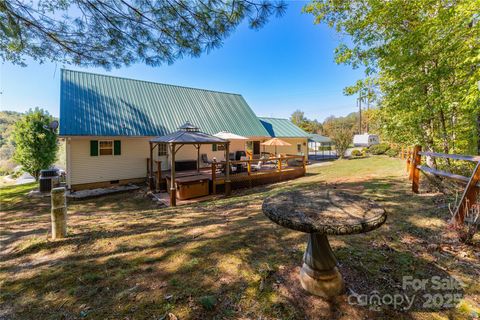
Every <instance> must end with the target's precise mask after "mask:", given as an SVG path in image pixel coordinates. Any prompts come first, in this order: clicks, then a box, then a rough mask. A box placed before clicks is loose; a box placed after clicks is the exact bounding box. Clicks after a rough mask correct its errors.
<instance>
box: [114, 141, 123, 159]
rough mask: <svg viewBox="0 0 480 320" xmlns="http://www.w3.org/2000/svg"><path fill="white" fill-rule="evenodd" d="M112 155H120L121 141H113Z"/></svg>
mask: <svg viewBox="0 0 480 320" xmlns="http://www.w3.org/2000/svg"><path fill="white" fill-rule="evenodd" d="M113 154H114V155H116V156H119V155H121V154H122V141H120V140H115V141H113Z"/></svg>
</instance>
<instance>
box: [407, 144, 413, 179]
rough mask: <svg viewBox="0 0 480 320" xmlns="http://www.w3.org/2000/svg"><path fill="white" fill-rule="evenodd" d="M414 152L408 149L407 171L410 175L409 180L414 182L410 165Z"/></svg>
mask: <svg viewBox="0 0 480 320" xmlns="http://www.w3.org/2000/svg"><path fill="white" fill-rule="evenodd" d="M411 156H412V152H411V151H410V148H408V149H407V168H406V171H407V173H408V179H409V180H412V178H411V176H410V163H411V162H412V161H411V160H412V158H411Z"/></svg>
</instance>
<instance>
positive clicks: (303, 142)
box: [60, 69, 308, 190]
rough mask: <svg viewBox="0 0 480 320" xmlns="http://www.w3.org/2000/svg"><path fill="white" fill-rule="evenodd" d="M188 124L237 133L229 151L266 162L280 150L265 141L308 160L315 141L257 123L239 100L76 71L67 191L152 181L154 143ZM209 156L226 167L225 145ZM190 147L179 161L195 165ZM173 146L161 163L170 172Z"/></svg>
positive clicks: (66, 127) (282, 123)
mask: <svg viewBox="0 0 480 320" xmlns="http://www.w3.org/2000/svg"><path fill="white" fill-rule="evenodd" d="M186 122H191V123H193V124H194V125H196V126H197V127H199V128H200V130H201V131H203V132H205V133H208V134H216V133H219V132H222V131H225V132H230V133H233V134H236V135H239V136H242V137H246V138H247V139H246V140H232V141H231V145H230V151H231V152H235V151H250V152H251V153H252V154H253V155H254V156H259V155H260V153H261V152H262V151H263V150H265V151H266V152H273V147H270V146H268V147H263V146H261V142H263V141H266V140H268V139H270V138H272V137H280V138H282V139H284V140H285V141H287V142H289V143H290V144H291V146H288V147H280V148H281V149H279V152H282V153H286V154H307V140H308V134H307V133H305V132H304V131H303V130H301V129H299V128H298V127H296V126H295V125H293V124H292V123H291V122H290V121H288V120H286V119H273V118H258V117H257V116H256V115H255V113H254V112H253V111H252V109H251V108H250V107H249V106H248V104H247V103H246V101H245V100H244V99H243V97H242V96H241V95H239V94H233V93H226V92H218V91H212V90H204V89H196V88H188V87H182V86H176V85H169V84H161V83H154V82H148V81H141V80H133V79H126V78H120V77H113V76H108V75H100V74H93V73H87V72H80V71H72V70H65V69H62V70H61V86H60V137H61V138H62V139H64V140H65V141H66V162H67V168H66V171H67V186H68V188H70V189H73V190H80V189H88V188H94V187H105V186H110V185H115V184H127V183H131V182H132V183H136V182H142V181H145V177H146V174H147V173H146V172H147V160H146V159H147V158H148V157H149V140H150V139H152V138H154V137H156V136H163V135H167V134H170V133H172V132H175V131H176V130H178V128H179V127H180V126H181V125H183V124H184V123H186ZM200 152H201V153H202V154H206V155H207V157H208V158H209V159H212V158H213V157H215V158H217V159H218V160H223V159H224V157H225V153H224V150H222V149H221V148H220V146H216V145H210V146H208V145H205V146H202V147H201V151H200ZM196 155H197V151H196V149H195V148H194V147H193V146H187V145H186V146H184V147H182V149H181V150H180V151H178V153H177V154H176V160H179V161H181V160H191V159H196ZM168 158H169V151H168V148H167V145H160V146H159V147H158V151H156V153H155V155H154V160H160V161H161V169H162V170H168V169H169V161H168Z"/></svg>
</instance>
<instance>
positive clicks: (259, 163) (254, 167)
mask: <svg viewBox="0 0 480 320" xmlns="http://www.w3.org/2000/svg"><path fill="white" fill-rule="evenodd" d="M251 168H252V170H253V171H259V170H261V169H262V161H258V164H254V165H252V166H251Z"/></svg>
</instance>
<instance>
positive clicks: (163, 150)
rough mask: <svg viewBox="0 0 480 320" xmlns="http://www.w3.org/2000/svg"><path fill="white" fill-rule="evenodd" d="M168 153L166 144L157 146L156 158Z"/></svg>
mask: <svg viewBox="0 0 480 320" xmlns="http://www.w3.org/2000/svg"><path fill="white" fill-rule="evenodd" d="M167 153H168V148H167V144H166V143H161V144H159V145H158V156H159V157H162V156H166V155H167Z"/></svg>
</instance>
